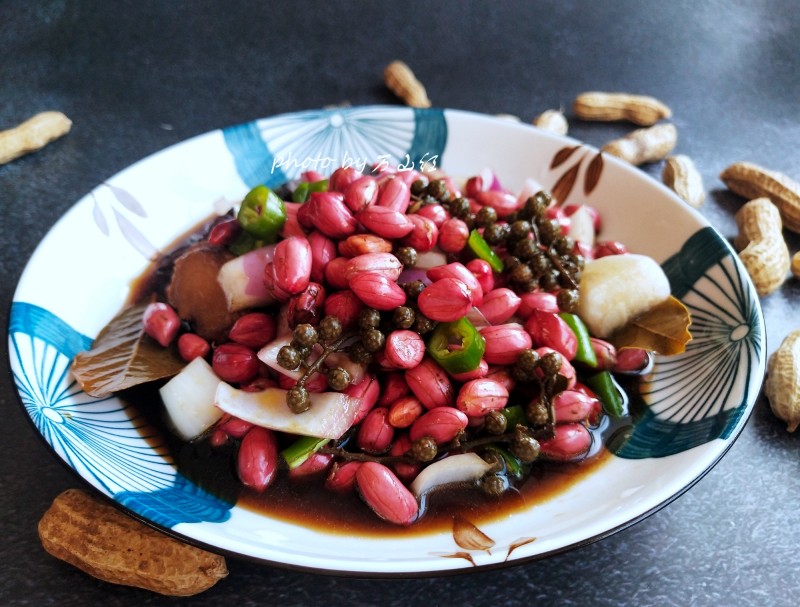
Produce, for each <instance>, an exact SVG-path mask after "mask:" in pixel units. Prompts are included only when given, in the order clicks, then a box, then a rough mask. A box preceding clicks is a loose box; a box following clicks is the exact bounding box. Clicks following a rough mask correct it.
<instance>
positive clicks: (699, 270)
mask: <svg viewBox="0 0 800 607" xmlns="http://www.w3.org/2000/svg"><path fill="white" fill-rule="evenodd" d="M663 268H664V271H665V273H666V274H667V277H668V278H669V280H670V284H671V286H672V294H673V295H674V296H675V297H677V298H679V299H681V301H683V303H684V304H685V305H686V306H687V307H688V308H689V311H690V312H691V314H692V327H691V331H692V336H693V339H692V341H691V342H689V344H688V345H687V348H686V352H684V353H683V354H680V355H677V356H659V357H656V359H655V364H654V366H653V370H652V372H651V373H650V374H649V375H648V376H647V377H645V379H644V382H643V383H642V386H641V389H640V397H641V402H639V403H632V405H633V406H632V410H633V411H634V419H635V425H634V426H632V427H628V428H624V429H622V430H621V431H620V433H619V434H618V436H617V439H616V440H614V441H612V444H611V449H612V451H614V453H616V455H618V456H620V457H625V458H631V459H639V458H647V457H663V456H666V455H671V454H673V453H679V452H682V451H686V450H688V449H691V448H692V447H696V446H698V445H701V444H703V443H707V442H709V441H711V440H714V439H717V438H723V439H726V438H728V437H730V435H731V433H732V432H733V430H734V428H735V427H736V426H737V424H738V422H739V420H740V418H741V416H742V415H743V413H744V412H745V410H746V409H747V403H748V402H749V401H750V400H751V399H752V397H753V393H754V392H755V391H756V390H758V386H759V380H760V377H759V374H758V373H755V372H754V369H757V368H758V365H759V363H760V362H761V361H763V360H764V356H765V341H764V335H763V334H762V329H761V326H762V325H761V323H760V322H759V318H758V315H759V314H760V313H759V308H758V296H757V295H756V293H755V290H754V289H753V287H752V285H751V284H750V283H749V282H748V281H747V279H746V276H745V274H744V270H743V269H742V267H741V266H740V265H739V264H738V262H737V258H736V255H735V253H734V252H733V251H732V249H731V248H730V246H729V245H728V244H727V243H726V242H725V241H724V240H723V239H722V238H721V237H720V236H719V235H718V234H716V233H715V232H714V231H713V230H712V229H711V228H704V229H702V230H699V231H698V232H696V233H695V234H694V235H693V236H692V237H691V238H689V240H688V241H687V242H686V243H685V244H684V246H683V247H682V248H681V250H680V251H679V252H678V253H677V254H675V255H673V256H672V257H671V258H669V259H668V260H666V261H665V262H664V264H663ZM737 395H738V396H737ZM637 405H638V406H637ZM637 410H638V413H637V412H636V411H637Z"/></svg>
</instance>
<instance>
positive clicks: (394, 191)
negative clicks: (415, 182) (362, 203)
mask: <svg viewBox="0 0 800 607" xmlns="http://www.w3.org/2000/svg"><path fill="white" fill-rule="evenodd" d="M410 202H411V189H410V188H409V187H408V184H407V183H406V182H405V181H403V180H402V179H400V178H398V177H390V178H389V179H386V180H384V181H383V182H382V183H381V185H380V189H379V190H378V200H377V201H376V202H375V204H377V205H378V206H381V207H389V208H390V209H393V210H395V211H397V212H398V213H405V212H406V211H407V210H408V205H409V204H410Z"/></svg>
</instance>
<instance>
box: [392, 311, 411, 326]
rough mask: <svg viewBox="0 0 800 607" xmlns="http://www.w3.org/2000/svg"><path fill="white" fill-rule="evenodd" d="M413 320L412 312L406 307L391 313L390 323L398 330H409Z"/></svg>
mask: <svg viewBox="0 0 800 607" xmlns="http://www.w3.org/2000/svg"><path fill="white" fill-rule="evenodd" d="M415 319H416V317H415V314H414V310H413V309H411V308H409V307H408V306H400V307H399V308H395V310H394V312H392V323H394V326H395V327H397V328H398V329H410V328H411V327H412V326H413V325H414V320H415Z"/></svg>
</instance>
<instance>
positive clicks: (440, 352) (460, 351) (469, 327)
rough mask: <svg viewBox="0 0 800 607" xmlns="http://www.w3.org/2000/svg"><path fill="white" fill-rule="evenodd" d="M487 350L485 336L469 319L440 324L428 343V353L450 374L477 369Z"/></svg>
mask: <svg viewBox="0 0 800 607" xmlns="http://www.w3.org/2000/svg"><path fill="white" fill-rule="evenodd" d="M485 349H486V342H485V341H484V339H483V336H481V334H480V333H478V330H477V329H476V328H475V326H474V325H473V324H472V323H471V322H470V321H469V320H468V319H467V318H462V319H460V320H456V321H453V322H440V323H439V324H438V325H436V328H435V329H434V330H433V334H432V335H431V338H430V340H429V341H428V352H429V353H430V355H431V356H432V357H433V359H434V360H435V361H436V362H437V363H439V364H440V365H441V367H442V368H443V369H444V370H445V371H447V372H448V373H466V372H467V371H473V370H474V369H477V368H478V365H480V363H481V358H482V357H483V352H484V350H485Z"/></svg>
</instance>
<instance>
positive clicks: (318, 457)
mask: <svg viewBox="0 0 800 607" xmlns="http://www.w3.org/2000/svg"><path fill="white" fill-rule="evenodd" d="M332 464H333V455H332V454H330V453H314V454H312V455H311V456H309V458H308V459H307V460H306V461H304V462H303V463H302V464H300V465H299V466H297V467H296V468H291V469H290V470H289V478H303V477H306V476H313V475H314V474H319V473H321V472H325V471H327V470H328V468H330V467H331V465H332Z"/></svg>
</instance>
